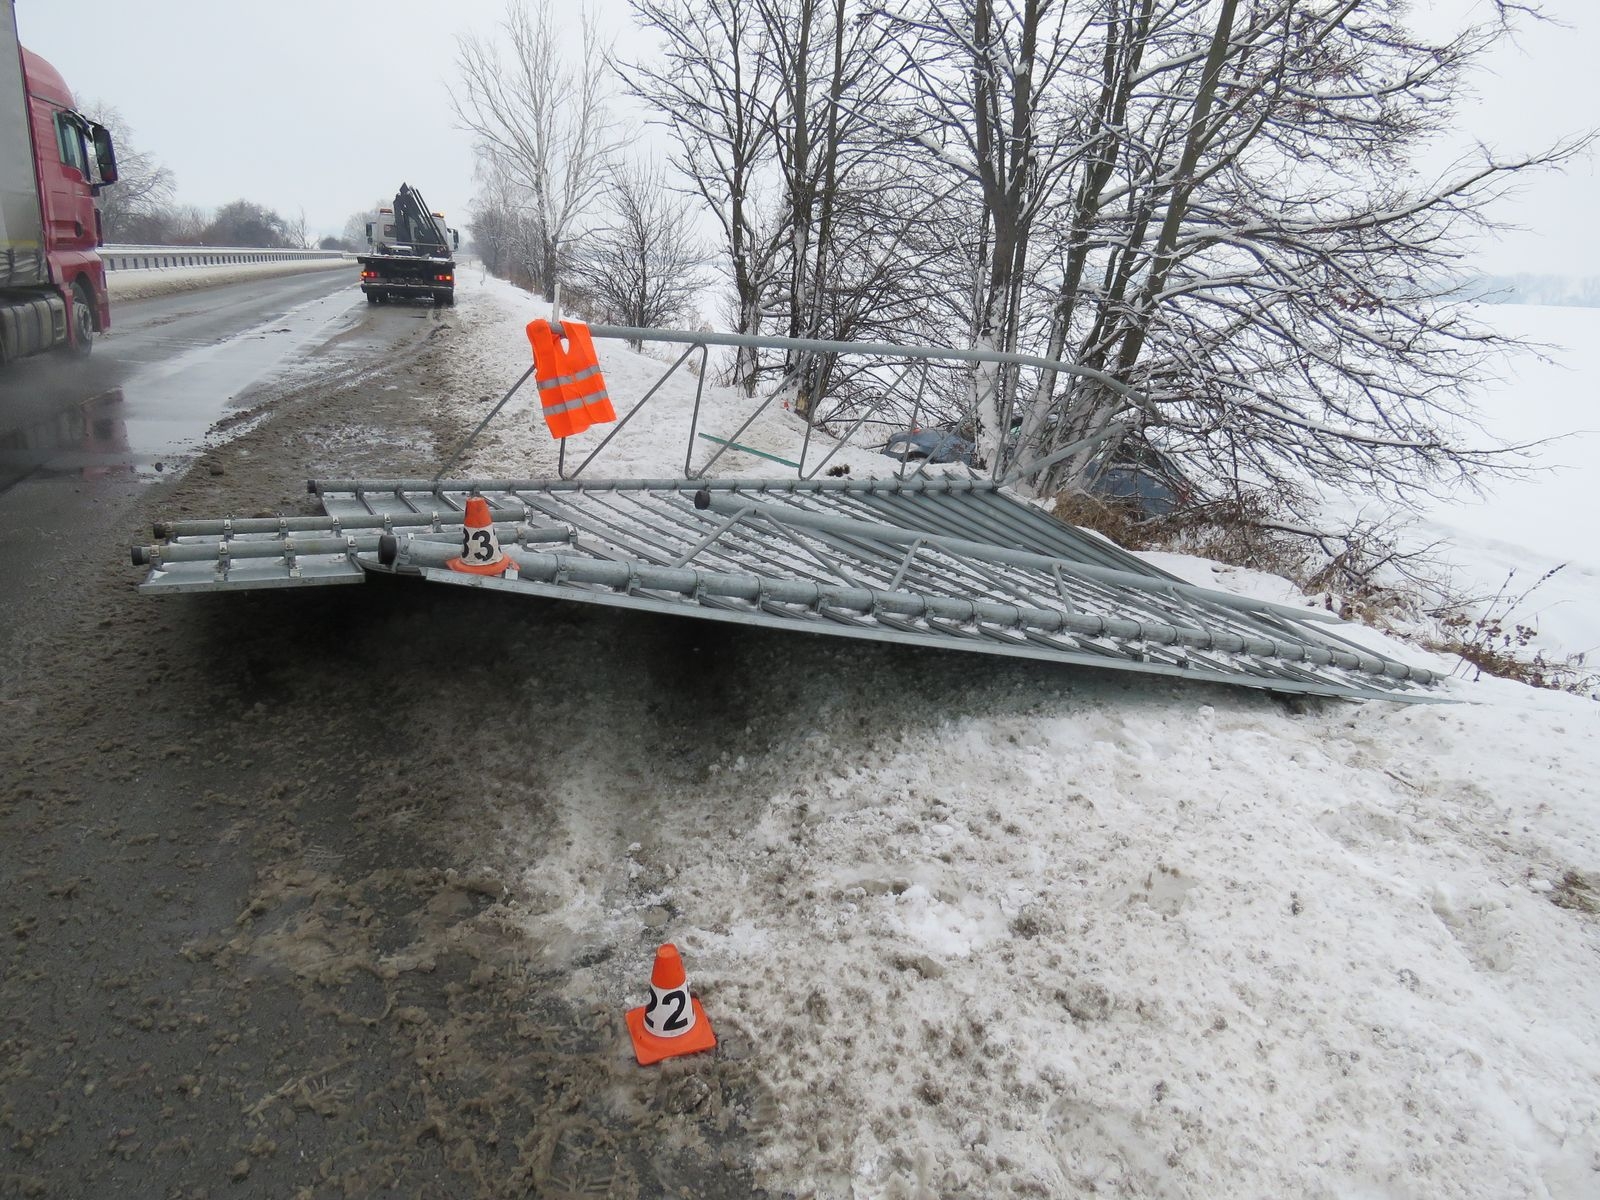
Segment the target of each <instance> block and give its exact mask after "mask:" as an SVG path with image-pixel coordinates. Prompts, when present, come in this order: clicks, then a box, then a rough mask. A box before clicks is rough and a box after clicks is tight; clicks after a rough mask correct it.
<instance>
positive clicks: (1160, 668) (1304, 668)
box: [133, 325, 1442, 701]
mask: <svg viewBox="0 0 1600 1200" xmlns="http://www.w3.org/2000/svg"><path fill="white" fill-rule="evenodd" d="M591 332H592V333H593V334H594V336H596V337H601V338H622V339H629V340H654V341H667V342H679V343H687V346H686V348H685V350H684V351H683V352H682V354H680V355H679V356H678V359H677V361H676V362H674V363H672V364H671V365H670V366H668V367H667V368H666V369H665V370H664V371H663V373H662V375H661V376H660V378H659V379H657V381H656V382H655V384H654V385H653V386H652V387H651V388H650V389H649V391H648V392H647V393H646V394H645V395H644V396H643V397H642V398H641V399H640V400H639V401H638V402H637V403H636V404H635V405H634V406H633V407H632V408H631V409H630V410H629V411H628V413H627V414H626V415H625V416H624V417H623V418H622V419H621V420H619V421H618V422H617V424H616V426H615V427H614V428H613V429H611V430H610V431H609V432H608V433H607V435H606V437H605V438H604V439H603V440H602V441H601V442H600V443H599V444H598V445H597V446H596V447H595V448H594V449H593V450H592V451H591V452H590V453H589V455H588V456H587V457H586V458H584V460H583V461H582V462H581V463H579V464H578V466H577V467H575V468H574V469H573V470H572V471H571V472H570V475H569V474H568V472H567V470H566V443H565V442H563V443H562V445H561V456H560V459H559V469H560V473H561V476H562V477H561V478H559V479H553V480H552V479H516V480H494V479H451V480H446V479H443V478H442V476H443V475H444V474H445V472H446V471H447V470H448V469H449V467H450V466H451V465H453V464H454V462H456V461H457V460H458V459H459V457H460V455H461V453H462V452H463V451H464V450H465V449H466V447H467V446H468V445H470V444H471V442H472V441H473V440H474V439H475V438H476V437H477V435H478V434H479V433H480V432H481V431H482V430H483V428H484V427H485V426H486V425H487V424H488V423H489V421H490V420H491V419H492V418H493V417H494V416H495V414H497V413H498V412H499V411H500V410H501V409H502V408H503V407H504V406H505V404H506V402H507V401H508V400H509V399H510V398H511V396H512V395H513V394H514V393H515V392H516V391H517V389H518V388H519V387H521V386H522V384H523V383H524V382H525V381H526V380H527V378H528V377H529V376H530V375H531V374H532V369H531V368H530V370H529V371H528V372H526V373H525V374H524V375H523V376H522V378H521V379H519V380H518V381H517V383H516V384H513V385H512V387H511V389H510V390H509V391H508V392H507V393H506V394H505V396H504V397H502V399H501V400H500V402H499V403H498V404H496V405H495V406H494V407H493V408H492V409H491V410H490V412H489V413H488V414H487V415H486V416H485V417H484V419H483V421H482V422H480V424H479V425H478V427H477V429H475V430H474V431H473V432H472V434H470V435H469V436H468V438H467V439H466V440H465V441H464V442H463V443H462V445H461V446H460V447H458V448H457V450H456V451H455V453H454V454H453V455H452V456H451V457H450V459H449V460H447V462H446V464H445V465H444V466H443V467H441V469H440V472H439V474H438V475H436V476H435V477H434V478H433V479H427V480H423V479H382V480H356V479H344V480H320V481H318V480H313V481H310V483H309V485H308V486H309V488H310V490H311V491H312V492H313V493H314V494H316V495H317V496H318V497H320V499H321V502H322V506H323V509H324V513H325V515H324V516H320V517H278V518H258V519H251V520H233V519H230V518H223V519H220V520H209V521H183V522H177V523H174V524H171V525H162V526H158V527H157V529H156V536H157V537H158V538H162V539H165V540H164V541H160V542H157V543H154V544H151V545H148V546H140V547H135V548H134V550H133V557H134V561H135V562H136V563H140V564H143V565H147V566H149V567H150V568H151V571H150V575H149V577H148V578H147V579H146V581H145V582H144V583H143V584H142V585H141V587H142V589H143V590H144V591H147V592H151V593H163V592H193V591H215V590H223V589H239V588H267V587H290V586H303V585H318V584H322V585H328V584H346V583H358V582H360V581H361V580H362V579H364V578H365V577H366V575H367V574H369V573H373V572H385V573H393V574H402V575H413V576H419V577H421V578H422V579H425V580H428V581H430V582H436V583H448V584H452V585H455V586H462V587H478V588H487V589H490V590H494V591H505V592H511V593H515V594H521V595H529V596H540V597H550V598H559V599H565V600H577V601H581V602H585V603H593V604H605V605H612V606H621V607H627V608H635V609H644V610H648V611H653V612H665V613H673V614H677V615H685V616H695V617H702V618H708V619H712V620H719V621H731V622H736V623H739V624H746V625H760V626H766V627H770V628H778V629H791V630H796V629H798V630H807V631H811V632H818V633H828V634H834V635H837V636H842V637H852V638H863V639H871V640H876V641H890V642H900V643H906V644H912V645H920V646H929V647H943V648H954V649H961V650H968V651H978V652H981V653H988V654H999V655H1008V656H1014V657H1026V658H1033V659H1041V660H1044V661H1051V662H1059V663H1072V664H1079V665H1089V666H1097V667H1110V668H1115V669H1118V670H1128V671H1139V672H1145V673H1148V674H1156V675H1167V676H1178V677H1183V678H1190V679H1202V680H1209V681H1212V682H1219V683H1230V684H1242V685H1245V686H1249V687H1258V688H1268V689H1271V690H1274V691H1281V692H1304V693H1314V694H1321V695H1329V696H1345V697H1351V698H1360V699H1387V700H1405V701H1419V700H1437V699H1441V698H1442V697H1440V696H1438V695H1437V694H1436V693H1433V692H1430V691H1428V690H1427V689H1428V687H1429V685H1431V684H1433V683H1435V682H1436V681H1437V680H1436V676H1435V675H1434V673H1433V672H1431V671H1428V670H1426V669H1424V668H1418V667H1410V666H1407V665H1405V664H1402V663H1399V662H1396V661H1394V660H1392V659H1390V658H1387V657H1384V656H1382V655H1379V654H1375V653H1374V652H1372V651H1371V650H1368V649H1364V648H1362V647H1360V646H1358V645H1356V644H1355V643H1353V642H1352V641H1350V640H1349V639H1347V638H1345V637H1342V636H1341V635H1340V634H1339V633H1337V632H1335V630H1334V628H1333V626H1336V625H1338V624H1339V622H1338V620H1337V619H1336V618H1334V617H1333V616H1332V615H1331V614H1328V613H1323V612H1320V611H1318V610H1315V609H1308V608H1299V607H1295V606H1290V605H1282V604H1271V603H1267V602H1265V601H1261V600H1254V599H1248V598H1245V597H1240V596H1235V595H1232V594H1230V593H1227V592H1221V591H1217V590H1214V589H1210V588H1203V587H1197V586H1195V585H1192V584H1188V583H1185V582H1183V581H1182V580H1180V579H1178V578H1176V577H1175V576H1172V575H1169V574H1167V573H1166V572H1164V571H1161V570H1159V569H1157V568H1155V567H1153V566H1151V565H1150V564H1149V563H1147V562H1144V561H1143V560H1141V559H1138V558H1135V557H1134V556H1133V555H1130V554H1128V553H1127V552H1126V551H1124V550H1122V549H1121V548H1120V547H1117V546H1115V545H1113V544H1112V543H1110V542H1109V541H1107V540H1106V539H1104V538H1101V537H1099V536H1098V535H1096V534H1093V533H1090V532H1087V531H1085V530H1080V529H1075V528H1073V527H1071V526H1068V525H1064V524H1062V523H1061V522H1059V521H1056V520H1054V519H1053V518H1051V517H1049V516H1048V515H1046V514H1045V513H1043V512H1041V511H1040V510H1038V509H1036V508H1033V507H1031V506H1029V505H1027V504H1023V503H1020V502H1019V501H1017V500H1015V499H1012V498H1011V497H1010V496H1008V495H1007V494H1006V493H1005V492H1004V491H1002V485H1003V484H1004V483H1006V482H1008V481H1010V480H1013V479H1017V478H1020V477H1022V476H1024V475H1028V474H1032V473H1033V472H1036V471H1038V470H1040V469H1042V468H1043V467H1045V466H1048V465H1049V464H1050V463H1051V462H1053V461H1055V460H1057V459H1059V458H1061V457H1063V456H1065V455H1067V454H1070V453H1073V452H1075V451H1077V450H1079V449H1082V448H1084V447H1085V446H1086V445H1088V444H1090V443H1091V442H1092V441H1093V440H1095V439H1087V440H1086V441H1084V442H1080V443H1077V444H1075V445H1073V446H1067V447H1062V448H1060V449H1058V450H1056V451H1055V452H1053V453H1052V454H1050V455H1049V456H1047V457H1045V458H1040V459H1035V460H1033V461H1031V462H1027V463H1022V464H1015V465H1012V466H1011V467H1010V468H1009V470H1007V471H1006V472H1005V473H1004V474H1002V471H1001V467H1002V464H1000V463H999V462H996V463H995V465H994V467H993V468H992V470H991V471H990V474H989V477H988V478H985V477H984V476H983V475H981V474H980V473H979V472H977V471H975V470H971V469H969V470H968V471H967V472H966V475H965V476H962V475H960V474H926V473H923V467H924V466H925V464H918V467H917V469H916V470H913V471H910V472H907V471H906V469H905V464H904V463H903V462H902V464H901V468H900V471H899V472H898V473H897V476H896V477H892V478H885V479H863V480H857V479H849V478H839V479H818V478H817V475H818V474H819V473H820V472H821V470H822V469H823V467H824V466H826V464H827V462H828V461H829V459H830V458H831V457H832V455H833V454H834V453H837V450H838V448H839V446H842V445H844V444H845V443H846V442H848V440H849V438H850V436H852V435H853V434H854V432H855V431H856V430H858V429H859V428H860V427H861V424H862V422H864V421H865V420H866V419H867V417H868V416H870V413H868V414H864V415H863V416H862V417H861V418H860V419H858V420H857V421H856V422H855V424H854V425H853V426H852V427H851V429H850V431H849V432H847V433H846V435H845V436H844V437H843V438H841V439H839V440H838V441H839V445H838V446H836V447H835V448H834V450H832V451H830V452H829V453H828V455H826V456H824V457H823V458H822V460H821V461H820V462H817V463H814V464H812V465H811V466H810V468H809V469H808V468H807V466H806V458H807V457H808V454H809V450H810V445H811V434H812V429H813V426H812V424H811V423H810V421H808V425H807V431H806V441H805V445H804V448H803V449H802V452H801V461H800V463H799V464H798V465H797V467H796V471H797V477H796V478H791V479H777V480H741V479H713V478H711V477H710V468H711V467H712V466H713V465H714V464H715V463H716V462H717V461H718V460H719V459H720V458H721V456H722V455H723V454H724V453H725V452H726V451H727V450H728V449H729V447H730V446H736V445H737V444H738V443H737V438H738V437H740V436H742V435H743V433H744V431H745V430H746V429H748V428H749V427H750V425H751V424H752V422H754V421H755V419H756V418H757V417H758V416H759V415H760V414H761V412H763V411H764V410H765V409H766V408H767V407H768V406H770V405H771V404H772V403H773V401H774V399H775V398H776V396H777V395H778V394H779V393H778V392H777V391H774V392H772V393H770V394H769V395H768V396H767V397H766V398H765V400H763V401H761V402H760V403H759V404H758V405H757V406H756V408H755V411H754V412H752V413H751V415H750V416H749V417H748V418H747V419H746V420H745V422H744V424H743V425H741V426H740V428H739V429H738V430H737V431H736V432H735V433H734V434H733V435H732V436H731V437H727V438H723V437H714V438H712V440H714V441H717V442H719V443H721V446H720V448H719V449H718V450H717V451H716V452H715V453H713V454H712V455H711V456H710V458H709V459H708V460H707V461H706V462H704V463H702V464H701V465H700V467H699V468H694V467H693V466H692V465H691V464H692V461H693V454H694V443H695V438H696V434H697V432H698V425H699V422H700V406H701V399H702V396H703V382H702V381H703V379H704V375H705V371H704V364H705V362H706V357H707V354H708V347H709V346H712V345H723V346H756V347H770V348H777V349H788V350H794V351H799V352H803V353H817V354H861V355H877V356H893V357H898V358H901V359H904V360H906V361H907V364H908V365H907V366H906V367H905V369H904V370H903V371H902V373H901V375H900V377H899V379H898V380H897V381H896V383H895V384H894V385H892V386H891V388H890V389H888V390H892V387H893V386H898V384H899V383H903V382H905V380H906V379H907V378H908V377H909V375H910V373H911V372H912V371H913V370H917V369H918V364H920V368H921V369H922V370H923V371H924V372H925V371H926V369H927V365H928V363H929V362H931V361H934V360H938V359H950V360H956V361H964V362H968V363H999V364H1013V365H1022V366H1032V367H1036V368H1038V369H1041V370H1047V371H1055V372H1059V373H1063V374H1069V375H1078V376H1083V377H1088V378H1092V379H1094V380H1096V381H1097V382H1100V383H1102V384H1103V385H1105V386H1106V387H1108V388H1109V389H1111V390H1113V391H1115V392H1117V393H1119V394H1121V395H1123V396H1124V398H1126V399H1128V400H1129V401H1130V404H1133V403H1136V402H1137V401H1138V400H1140V399H1141V398H1140V397H1139V395H1138V393H1137V392H1135V391H1134V390H1133V389H1131V388H1128V387H1127V386H1126V385H1124V384H1122V383H1121V382H1119V381H1117V380H1115V379H1111V378H1110V377H1108V376H1105V375H1104V374H1102V373H1101V372H1098V371H1092V370H1089V369H1087V368H1082V367H1078V366H1075V365H1074V364H1069V363H1062V362H1056V361H1053V360H1049V359H1042V358H1036V357H1034V356H1030V355H1021V354H1007V353H1001V352H996V351H981V350H973V351H954V350H948V349H943V348H937V347H919V346H894V345H887V344H878V343H850V342H827V341H819V340H812V339H800V338H760V337H750V336H746V335H738V334H711V333H690V332H685V331H679V330H648V329H633V328H627V327H620V326H606V325H597V326H591ZM696 351H698V352H699V354H700V356H701V363H702V370H701V371H700V372H699V379H698V380H697V382H696V385H695V402H694V410H693V414H692V416H691V421H690V427H689V431H688V438H687V442H688V448H687V450H686V452H685V455H684V470H685V475H686V478H685V479H665V480H619V479H613V480H588V479H584V478H580V477H581V476H583V474H584V472H585V470H586V469H587V468H588V467H589V465H590V464H591V463H593V462H594V461H595V459H596V458H597V457H599V456H600V455H601V454H602V453H603V452H604V451H605V449H606V447H607V446H608V445H610V443H611V441H612V440H613V439H614V438H615V437H616V435H617V434H618V433H620V432H621V430H622V429H623V428H624V427H626V425H627V424H628V423H629V422H630V421H631V420H632V419H633V418H634V417H635V416H636V415H637V414H638V413H639V412H640V411H641V410H642V409H644V408H645V406H646V405H648V404H649V403H650V402H651V400H652V399H653V398H654V397H655V396H656V395H657V394H658V393H659V391H660V389H661V387H662V386H663V385H664V384H665V383H666V381H667V380H668V379H669V378H670V377H671V376H672V375H673V374H674V373H675V372H676V371H677V370H678V369H679V367H681V366H682V365H683V364H684V363H685V362H686V361H688V359H689V357H690V356H691V355H692V354H694V353H695V352H696ZM918 403H920V399H919V401H918ZM1117 429H1118V426H1117V425H1115V424H1114V425H1112V426H1111V427H1109V428H1106V429H1103V430H1102V431H1101V433H1100V434H1099V435H1097V436H1098V437H1104V436H1109V435H1110V434H1111V433H1114V432H1116V431H1117ZM769 457H770V456H769ZM472 496H482V497H483V498H484V499H485V500H486V501H487V503H488V505H489V508H490V511H491V515H492V519H493V520H494V522H495V526H496V533H497V536H498V537H499V539H500V541H501V543H502V545H503V546H504V547H505V549H506V551H507V553H508V555H509V556H510V558H511V559H512V561H513V564H514V566H513V568H512V569H510V570H508V571H507V572H506V573H505V574H504V575H502V576H485V575H477V574H463V573H460V572H457V571H453V570H451V569H449V567H448V566H447V565H446V564H447V562H448V561H449V560H450V559H451V558H453V557H454V556H455V555H457V554H458V553H459V552H460V549H461V546H462V540H463V537H464V531H463V525H462V516H463V512H464V509H465V506H466V502H467V500H468V499H469V498H470V497H472Z"/></svg>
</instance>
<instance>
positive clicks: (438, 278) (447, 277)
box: [433, 275, 456, 283]
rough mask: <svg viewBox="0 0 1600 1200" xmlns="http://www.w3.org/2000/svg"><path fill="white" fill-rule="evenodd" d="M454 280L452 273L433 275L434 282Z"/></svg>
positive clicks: (450, 281)
mask: <svg viewBox="0 0 1600 1200" xmlns="http://www.w3.org/2000/svg"><path fill="white" fill-rule="evenodd" d="M455 280H456V277H455V276H454V275H435V276H434V277H433V281H434V282H435V283H454V282H455Z"/></svg>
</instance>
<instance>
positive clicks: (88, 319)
mask: <svg viewBox="0 0 1600 1200" xmlns="http://www.w3.org/2000/svg"><path fill="white" fill-rule="evenodd" d="M93 304H94V298H93V297H92V296H90V294H89V289H88V288H86V287H84V286H83V284H82V283H81V282H80V283H75V284H73V285H72V339H71V340H70V341H69V342H67V344H66V345H65V346H64V347H63V349H65V351H66V352H67V353H68V354H70V355H71V356H72V357H73V358H88V357H89V351H91V350H93V349H94V309H93V308H92V307H91V306H92V305H93Z"/></svg>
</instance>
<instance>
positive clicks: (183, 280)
mask: <svg viewBox="0 0 1600 1200" xmlns="http://www.w3.org/2000/svg"><path fill="white" fill-rule="evenodd" d="M330 270H340V271H351V272H354V270H355V263H354V262H353V261H349V260H345V259H337V258H335V259H328V258H318V259H308V260H303V261H300V262H263V263H232V264H230V265H228V266H221V267H165V268H161V269H155V268H152V269H149V270H137V271H108V272H106V287H107V288H108V289H109V290H110V292H111V299H112V300H113V301H116V300H145V299H148V298H150V297H152V296H169V295H172V294H173V293H175V292H192V291H195V290H197V289H199V288H208V287H217V286H219V285H221V284H224V283H248V282H249V281H250V280H252V279H270V278H273V277H275V276H278V275H299V274H301V273H303V272H306V271H330ZM353 277H354V276H353V275H352V278H353Z"/></svg>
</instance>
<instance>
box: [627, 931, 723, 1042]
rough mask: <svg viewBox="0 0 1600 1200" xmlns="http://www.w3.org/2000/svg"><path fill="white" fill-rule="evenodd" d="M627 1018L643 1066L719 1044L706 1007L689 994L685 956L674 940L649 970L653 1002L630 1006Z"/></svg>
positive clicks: (661, 950) (629, 1030)
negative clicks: (636, 1006) (641, 1006)
mask: <svg viewBox="0 0 1600 1200" xmlns="http://www.w3.org/2000/svg"><path fill="white" fill-rule="evenodd" d="M626 1020H627V1022H628V1035H629V1036H630V1037H632V1038H633V1054H634V1057H635V1058H637V1059H638V1060H639V1065H640V1066H649V1065H650V1064H651V1063H654V1062H660V1061H661V1060H662V1059H664V1058H677V1057H678V1056H680V1055H683V1054H694V1053H696V1052H698V1051H700V1050H709V1049H711V1048H712V1047H713V1046H715V1045H716V1044H717V1035H716V1034H714V1033H712V1032H711V1022H710V1021H708V1020H706V1012H705V1009H703V1008H701V1007H700V1001H698V1000H696V999H695V998H694V997H693V996H691V995H690V994H689V977H688V976H687V975H686V974H684V970H683V959H682V958H680V957H679V955H678V948H677V947H676V946H674V945H673V944H672V943H671V942H668V943H667V944H666V945H665V946H662V947H661V948H660V949H659V950H657V951H656V965H655V968H654V970H652V971H651V972H650V1002H649V1003H648V1004H646V1005H645V1006H644V1007H643V1008H630V1009H629V1010H628V1012H627V1016H626Z"/></svg>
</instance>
